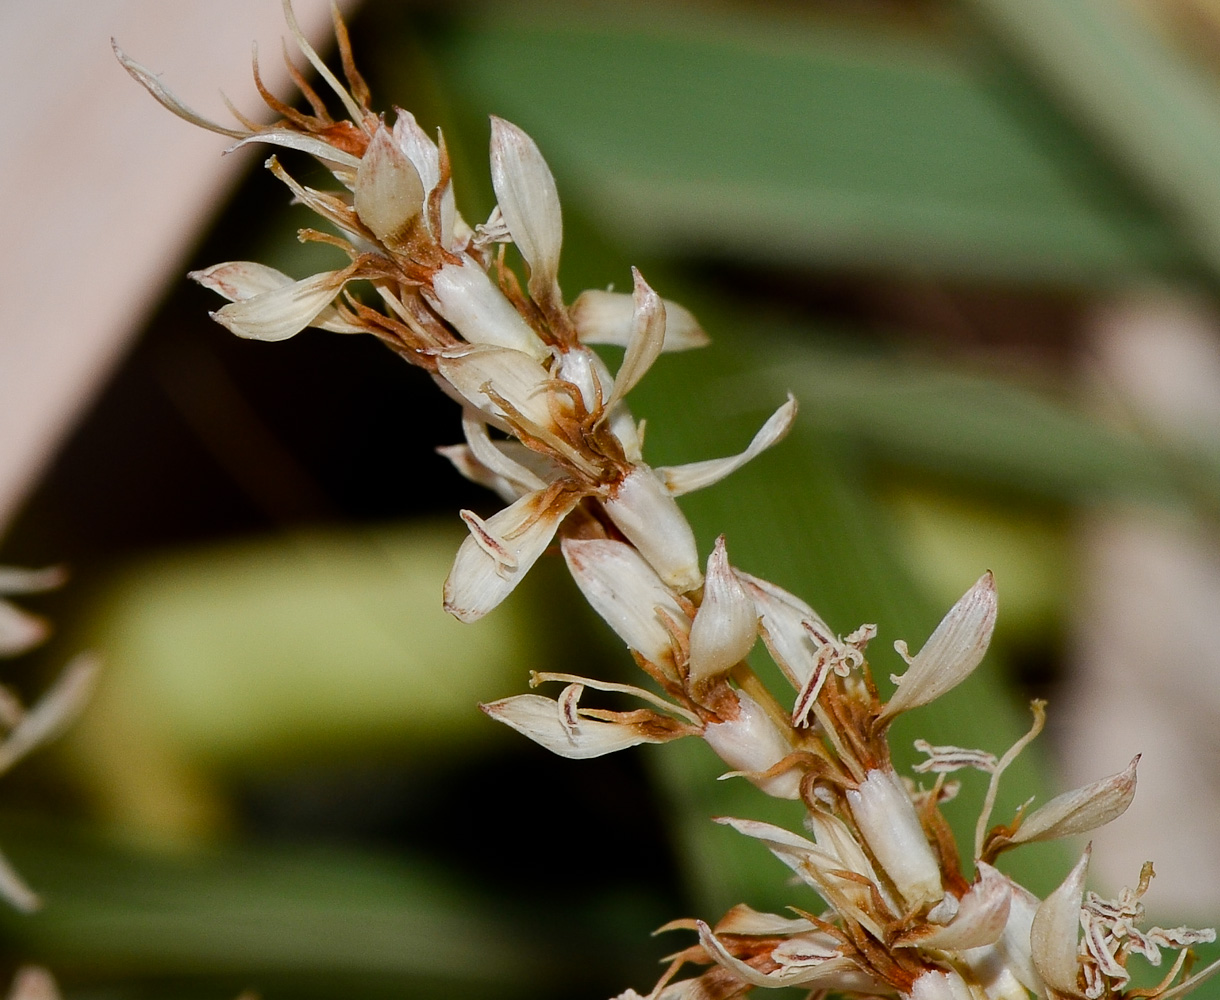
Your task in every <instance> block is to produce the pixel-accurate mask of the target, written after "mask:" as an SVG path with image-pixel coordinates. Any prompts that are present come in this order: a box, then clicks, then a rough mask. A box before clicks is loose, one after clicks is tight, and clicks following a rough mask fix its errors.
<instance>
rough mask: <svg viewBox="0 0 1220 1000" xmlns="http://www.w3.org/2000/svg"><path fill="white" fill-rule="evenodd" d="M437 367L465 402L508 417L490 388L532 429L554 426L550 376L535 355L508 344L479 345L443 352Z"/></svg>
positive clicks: (498, 417) (498, 415)
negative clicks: (550, 401) (497, 345)
mask: <svg viewBox="0 0 1220 1000" xmlns="http://www.w3.org/2000/svg"><path fill="white" fill-rule="evenodd" d="M436 363H437V368H438V369H439V371H440V373H441V375H442V376H443V377H444V378H445V380H446V381H447V382H448V383H449V384H450V385H451V386H453V388H454V389H456V390H457V391H458V393H459V394H460V395H461V397H462V398H463V399H465V400H466V402H468V403H470V404H471V405H472V406H474V407H475V408H476V409H478V410H481V411H482V412H484V413H487V414H490V415H491V416H492V417H494V418H495V419H497V420H504V419H505V418H507V417H508V416H509V414H508V413H506V412H505V410H504V408H503V407H502V406H501V405H500V404H499V402H497V401H496V400H494V399H493V398H492V395H490V394H489V393H488V389H490V390H491V391H492V393H493V394H494V395H496V396H499V397H500V398H502V399H504V400H505V401H507V402H508V403H509V405H510V406H512V407H513V409H515V410H516V411H517V412H518V413H519V414H520V415H521V416H523V417H524V418H525V419H526V420H528V421H529V422H530V424H531V425H532V428H538V429H541V428H547V429H553V420H552V417H551V408H550V403H549V402H548V399H547V384H548V383H549V382H550V376H549V375H548V374H547V372H546V369H545V368H543V367H542V365H540V364H539V363H538V362H537V361H536V360H535V359H534V358H532V357H530V355H528V354H524V353H522V352H521V351H517V350H513V349H512V348H509V347H493V346H490V345H486V344H480V345H477V346H475V347H471V348H470V349H468V350H463V351H455V352H451V353H447V354H443V355H441V356H439V357H438V358H437V361H436Z"/></svg>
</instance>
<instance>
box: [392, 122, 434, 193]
mask: <svg viewBox="0 0 1220 1000" xmlns="http://www.w3.org/2000/svg"><path fill="white" fill-rule="evenodd" d="M394 114H395V118H394V128H393V136H394V141H395V142H396V143H397V144H398V148H399V149H401V150H402V151H403V153H404V154H405V155H406V157H407V159H408V160H410V161H411V165H412V166H413V167H415V172H416V173H417V174H419V179H420V182H421V183H422V184H423V186H424V191H425V193H427V192H430V191H431V190H432V189H433V188H434V187H436V185H437V183H438V182H439V181H440V179H441V158H440V150H439V149H438V148H437V146H436V143H435V142H433V141H432V137H431V136H429V135H428V133H427V132H425V131H424V130H423V129H422V128H420V127H419V123H418V122H417V121H416V120H415V116H414V115H413V114H411V112H410V111H404V110H403V109H402V108H395V109H394Z"/></svg>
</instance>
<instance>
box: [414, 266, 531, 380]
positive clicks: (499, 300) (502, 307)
mask: <svg viewBox="0 0 1220 1000" xmlns="http://www.w3.org/2000/svg"><path fill="white" fill-rule="evenodd" d="M423 291H424V297H425V298H427V299H428V301H429V303H430V304H431V305H432V306H433V307H434V308H435V309H436V311H437V312H438V313H440V314H441V316H442V317H443V318H444V319H445V320H447V321H448V322H449V323H451V324H453V326H454V327H455V328H456V329H457V331H458V333H460V334H461V335H462V337H463V338H465V339H466V340H467V341H469V342H470V343H471V344H491V345H493V346H496V347H508V348H511V349H512V350H514V351H520V352H521V353H523V354H528V355H530V356H531V357H532V358H534V359H535V360H538V361H541V360H542V359H543V358H545V357H546V356H547V350H546V346H545V345H544V344H543V343H542V341H541V340H540V339H539V338H538V335H537V334H536V333H534V331H533V330H532V329H531V328H530V325H529V324H528V323H526V322H525V320H523V319H522V318H521V314H520V313H519V312H517V310H516V309H514V308H513V304H512V303H511V302H509V301H508V299H507V298H505V296H504V293H503V292H502V291H500V289H499V288H497V287H496V286H495V284H494V283H493V282H492V280H491V278H490V277H489V276H488V274H487V272H486V271H484V270H483V269H482V268H481V267H479V265H478V264H477V263H476V262H475V261H474V260H473V259H472V258H470V257H467V256H465V255H463V256H462V263H461V264H445V265H443V266H442V267H441V269H440V270H439V271H437V272H436V274H434V275H433V276H432V285H431V287H430V288H428V287H426V288H424V290H423Z"/></svg>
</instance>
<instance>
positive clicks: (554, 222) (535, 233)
mask: <svg viewBox="0 0 1220 1000" xmlns="http://www.w3.org/2000/svg"><path fill="white" fill-rule="evenodd" d="M491 183H492V187H494V188H495V191H496V200H497V201H498V202H499V204H500V212H501V213H502V214H503V216H504V222H505V224H506V225H507V226H508V231H509V232H510V233H511V234H512V237H513V242H514V243H515V244H516V245H517V249H518V250H519V251H521V256H522V257H523V258H525V262H526V263H527V264H528V265H529V269H530V277H529V289H530V295H531V296H532V297H533V298H534V300H535V301H538V302H558V301H560V296H559V289H558V277H559V251H560V248H561V247H562V245H563V217H562V215H561V213H560V209H559V192H558V191H557V190H556V188H555V178H554V177H553V176H551V170H550V168H549V167H548V166H547V165H546V160H544V159H543V158H542V153H541V151H539V149H538V146H537V144H536V143H535V142H534V140H533V139H531V138H530V137H529V136H528V135H526V134H525V132H523V131H522V130H521V129H519V128H518V127H517V126H516V125H513V124H512V123H511V122H506V121H505V120H504V119H503V118H496V117H495V116H494V115H493V116H492V119H491Z"/></svg>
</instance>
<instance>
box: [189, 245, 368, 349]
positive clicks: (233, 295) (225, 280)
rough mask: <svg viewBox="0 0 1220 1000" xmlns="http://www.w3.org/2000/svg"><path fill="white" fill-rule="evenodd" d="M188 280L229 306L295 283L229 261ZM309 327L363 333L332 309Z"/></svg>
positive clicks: (277, 274) (252, 265) (258, 267)
mask: <svg viewBox="0 0 1220 1000" xmlns="http://www.w3.org/2000/svg"><path fill="white" fill-rule="evenodd" d="M187 277H188V278H190V279H191V280H192V281H197V282H198V283H199V284H201V285H203V287H204V288H209V289H211V290H212V291H213V292H216V293H217V294H218V295H223V296H224V297H225V298H226V299H228V300H229V301H230V302H244V301H245V300H246V299H252V298H254V296H256V295H261V294H262V293H263V292H272V291H275V290H276V289H277V288H287V287H288V286H289V285H291V284H294V283H295V282H294V280H293V279H292V278H290V277H289V276H288V275H286V274H285V273H284V272H283V271H277V270H276V269H275V268H274V267H268V266H267V265H266V264H258V263H255V262H254V261H252V260H230V261H226V262H224V263H223V264H213V265H212V266H211V267H205V268H204V269H203V270H202V271H191V272H190V273H189V274H187ZM309 325H310V326H316V327H318V328H319V329H321V330H329V331H330V332H331V333H364V332H365V331H364V328H363V327H360V326H356V325H354V324H352V323H348V322H347V321H346V320H344V319H343V318H342V317H341V316H340V315H339V310H338V309H336V308H335V307H334V306H333V305H330V306H326V307H325V308H324V309H323V310H322V311H321V312H320V313H318V315H317V316H315V317H314V318H313V320H312V321H311V322H310V323H309Z"/></svg>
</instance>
